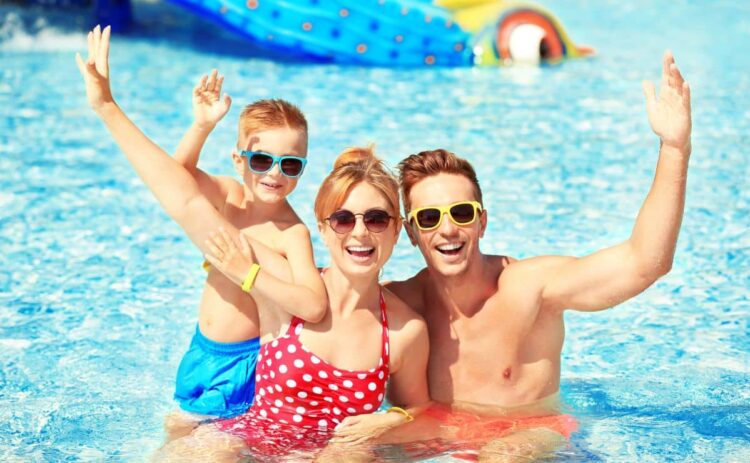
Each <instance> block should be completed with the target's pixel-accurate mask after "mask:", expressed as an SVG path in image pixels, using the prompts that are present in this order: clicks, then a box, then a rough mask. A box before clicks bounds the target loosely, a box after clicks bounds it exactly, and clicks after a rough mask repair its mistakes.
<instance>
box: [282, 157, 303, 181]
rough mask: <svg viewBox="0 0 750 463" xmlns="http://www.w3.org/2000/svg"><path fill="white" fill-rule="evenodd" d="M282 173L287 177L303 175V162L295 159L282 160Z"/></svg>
mask: <svg viewBox="0 0 750 463" xmlns="http://www.w3.org/2000/svg"><path fill="white" fill-rule="evenodd" d="M280 165H281V172H282V173H283V174H284V175H286V176H287V177H296V176H298V175H300V174H301V173H302V161H301V160H300V159H295V158H284V159H282V160H281V163H280Z"/></svg>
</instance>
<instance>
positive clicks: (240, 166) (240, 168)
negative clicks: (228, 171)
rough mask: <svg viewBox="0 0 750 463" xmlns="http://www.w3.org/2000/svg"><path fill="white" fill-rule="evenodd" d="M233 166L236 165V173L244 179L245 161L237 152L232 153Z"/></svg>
mask: <svg viewBox="0 0 750 463" xmlns="http://www.w3.org/2000/svg"><path fill="white" fill-rule="evenodd" d="M232 165H234V171H235V172H237V175H239V176H240V177H244V175H245V160H244V159H243V158H242V156H240V155H239V153H237V151H232Z"/></svg>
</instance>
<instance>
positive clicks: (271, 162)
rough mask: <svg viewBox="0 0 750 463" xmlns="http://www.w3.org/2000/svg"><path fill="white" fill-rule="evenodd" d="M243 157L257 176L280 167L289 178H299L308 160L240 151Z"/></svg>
mask: <svg viewBox="0 0 750 463" xmlns="http://www.w3.org/2000/svg"><path fill="white" fill-rule="evenodd" d="M240 155H241V156H245V157H246V158H247V164H248V166H249V167H250V170H251V171H253V173H256V174H265V173H266V172H268V171H270V170H271V169H273V166H275V165H276V164H278V165H279V169H280V170H281V173H282V174H283V175H284V176H286V177H289V178H297V177H299V176H300V175H302V171H304V170H305V165H306V164H307V159H306V158H302V157H299V156H275V155H273V154H271V153H266V152H263V151H244V150H243V151H240Z"/></svg>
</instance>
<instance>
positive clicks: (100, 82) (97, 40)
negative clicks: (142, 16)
mask: <svg viewBox="0 0 750 463" xmlns="http://www.w3.org/2000/svg"><path fill="white" fill-rule="evenodd" d="M110 32H111V29H110V27H109V26H107V27H105V28H104V31H102V29H101V27H99V26H96V27H95V28H94V30H93V31H91V32H89V34H88V38H87V40H88V46H89V56H88V58H87V59H86V61H83V58H81V54H80V53H76V63H77V64H78V70H79V71H81V75H82V76H83V80H84V82H85V84H86V97H87V98H88V100H89V105H90V106H91V108H92V109H93V110H94V111H95V112H96V113H100V112H101V111H102V109H103V108H104V107H105V106H106V105H107V104H108V103H114V99H113V98H112V91H111V90H110V88H109V36H110Z"/></svg>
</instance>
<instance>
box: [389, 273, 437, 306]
mask: <svg viewBox="0 0 750 463" xmlns="http://www.w3.org/2000/svg"><path fill="white" fill-rule="evenodd" d="M426 278H427V269H426V268H424V269H422V270H420V271H419V272H417V274H416V275H414V276H412V277H410V278H407V279H406V280H401V281H389V282H386V283H383V286H384V287H385V288H386V289H388V290H389V291H391V292H392V293H393V294H395V295H396V296H397V297H398V298H399V299H400V300H401V301H403V302H404V303H405V304H406V305H408V306H409V307H410V308H411V309H412V310H414V311H415V312H416V313H418V314H421V313H422V308H423V306H424V303H423V293H424V284H425V281H426Z"/></svg>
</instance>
